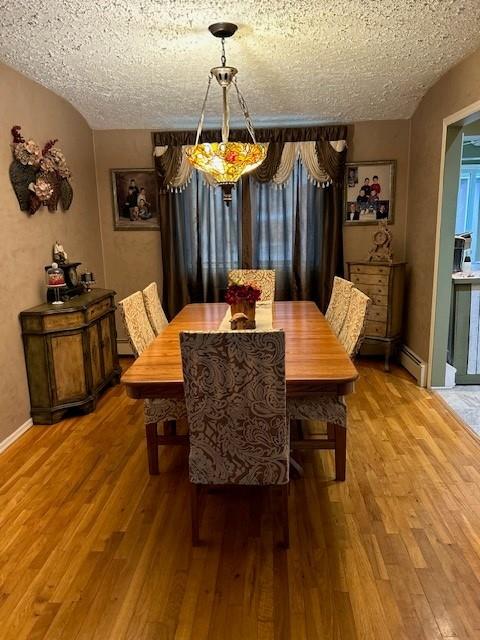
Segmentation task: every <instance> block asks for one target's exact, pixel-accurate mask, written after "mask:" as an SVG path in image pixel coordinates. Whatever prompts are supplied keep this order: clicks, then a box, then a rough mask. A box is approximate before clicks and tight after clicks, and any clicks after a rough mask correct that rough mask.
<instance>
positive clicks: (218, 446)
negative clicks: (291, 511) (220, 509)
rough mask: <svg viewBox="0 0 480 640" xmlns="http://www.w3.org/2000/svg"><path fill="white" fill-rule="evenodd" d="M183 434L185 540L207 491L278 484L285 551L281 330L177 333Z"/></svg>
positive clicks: (285, 445) (195, 537)
mask: <svg viewBox="0 0 480 640" xmlns="http://www.w3.org/2000/svg"><path fill="white" fill-rule="evenodd" d="M180 347H181V351H182V364H183V378H184V389H185V402H186V405H187V416H188V427H189V434H190V456H189V470H190V482H191V483H192V541H193V544H194V545H197V544H198V542H199V529H200V515H199V495H200V492H201V490H202V488H205V487H206V486H208V485H262V486H270V487H273V486H277V487H278V486H279V487H280V489H281V495H282V533H283V542H284V544H285V546H288V482H289V424H288V421H287V417H286V406H285V402H286V395H285V393H286V392H285V336H284V333H283V331H229V332H221V331H209V332H205V333H204V332H194V331H186V332H182V333H181V334H180Z"/></svg>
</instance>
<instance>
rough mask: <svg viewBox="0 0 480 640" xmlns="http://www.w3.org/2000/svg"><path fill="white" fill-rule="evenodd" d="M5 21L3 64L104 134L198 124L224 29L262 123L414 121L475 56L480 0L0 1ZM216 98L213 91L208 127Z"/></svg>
mask: <svg viewBox="0 0 480 640" xmlns="http://www.w3.org/2000/svg"><path fill="white" fill-rule="evenodd" d="M0 10H1V13H0V15H1V20H0V34H1V38H0V59H2V60H3V61H4V62H6V63H7V64H9V65H10V66H12V67H14V68H16V69H18V70H20V71H22V72H23V73H25V74H26V75H28V76H30V77H32V78H34V79H35V80H37V81H38V82H40V83H41V84H43V85H45V86H46V87H48V88H50V89H52V90H53V91H55V92H56V93H58V94H59V95H61V96H64V97H65V98H66V99H67V100H69V101H70V102H71V103H72V104H73V105H74V106H75V107H76V108H77V109H79V111H80V112H81V113H82V114H83V115H84V116H85V117H86V118H87V120H88V122H89V123H90V125H91V126H92V127H94V128H102V129H103V128H158V129H170V128H187V127H191V126H194V125H196V123H197V119H198V116H199V112H200V109H201V104H202V100H203V95H204V91H205V87H206V81H207V76H208V71H209V69H210V67H211V66H214V65H217V64H219V58H220V50H219V49H220V47H219V44H220V43H219V41H218V40H216V39H215V38H213V37H212V36H211V35H210V34H209V33H208V30H207V27H208V25H209V24H210V23H212V22H217V21H219V20H228V21H231V22H236V23H237V24H238V25H239V27H240V28H239V31H238V32H237V34H236V35H235V36H234V38H232V39H231V40H230V41H228V42H227V61H228V63H229V64H232V65H234V66H236V67H238V69H239V75H238V82H239V86H240V88H241V89H242V91H243V93H244V95H245V97H246V99H247V103H248V105H249V108H250V111H251V113H252V117H253V120H254V124H275V123H283V124H285V123H292V124H293V123H321V122H349V121H355V120H370V119H386V118H406V117H409V116H410V115H411V114H412V112H413V110H414V109H415V106H416V105H417V103H418V101H419V99H420V98H421V97H422V95H423V94H424V93H425V91H426V90H427V88H428V87H429V86H430V85H431V84H432V83H433V82H434V81H435V80H436V79H437V78H438V77H439V76H440V75H441V74H442V73H444V72H445V71H446V70H447V69H448V68H449V67H451V66H452V65H453V64H454V63H455V62H457V61H458V60H460V59H461V58H463V57H464V56H465V55H467V54H468V53H470V52H471V51H473V50H474V49H476V48H477V47H478V46H479V45H480V29H479V26H480V2H479V0H382V1H379V0H309V1H305V0H303V1H302V0H298V1H297V2H292V1H290V0H264V1H263V2H261V1H260V0H243V1H239V0H230V1H229V2H224V1H223V0H196V1H195V2H194V1H193V0H157V1H155V0H96V1H94V0H35V1H32V0H15V1H14V2H12V1H11V0H0ZM233 97H234V96H233V95H232V98H233ZM219 99H220V93H219V88H218V86H217V85H216V83H215V85H212V92H211V98H210V101H209V110H208V112H207V114H210V116H209V117H208V119H207V124H209V125H213V126H217V125H218V123H219V121H218V113H219V105H220V100H219ZM232 106H233V100H232ZM236 114H237V115H238V110H237V111H235V109H233V120H234V122H235V121H238V117H236Z"/></svg>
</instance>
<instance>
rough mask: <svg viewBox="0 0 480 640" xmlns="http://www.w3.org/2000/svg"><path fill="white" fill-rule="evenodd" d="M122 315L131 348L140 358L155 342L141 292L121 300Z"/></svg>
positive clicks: (119, 304)
mask: <svg viewBox="0 0 480 640" xmlns="http://www.w3.org/2000/svg"><path fill="white" fill-rule="evenodd" d="M118 306H119V307H120V313H121V314H122V320H123V326H124V327H125V331H126V333H127V336H128V340H129V342H130V346H131V347H132V351H133V353H134V354H135V357H136V358H138V356H139V355H141V354H142V353H143V351H144V350H145V349H146V348H147V347H148V345H149V344H150V343H151V342H152V341H153V340H155V334H154V333H153V329H152V327H151V326H150V321H149V319H148V316H147V312H146V310H145V305H144V303H143V295H142V292H141V291H136V292H135V293H132V295H131V296H128V297H126V298H124V299H123V300H120V302H119V303H118Z"/></svg>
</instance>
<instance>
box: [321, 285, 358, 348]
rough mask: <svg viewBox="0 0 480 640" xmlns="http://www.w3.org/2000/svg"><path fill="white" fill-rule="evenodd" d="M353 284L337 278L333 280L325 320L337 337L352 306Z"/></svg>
mask: <svg viewBox="0 0 480 640" xmlns="http://www.w3.org/2000/svg"><path fill="white" fill-rule="evenodd" d="M352 288H353V282H350V281H349V280H344V279H343V278H339V277H338V276H335V278H334V279H333V289H332V295H331V296H330V302H329V304H328V309H327V311H326V313H325V318H326V319H327V320H328V322H329V323H330V326H331V327H332V329H333V331H334V332H335V335H336V336H337V337H338V336H339V335H340V331H341V330H342V327H343V323H344V322H345V318H346V316H347V311H348V306H349V304H350V295H351V293H352Z"/></svg>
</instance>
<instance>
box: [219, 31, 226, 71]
mask: <svg viewBox="0 0 480 640" xmlns="http://www.w3.org/2000/svg"><path fill="white" fill-rule="evenodd" d="M220 60H221V61H222V67H225V66H226V65H227V57H226V55H225V38H222V57H221V58H220Z"/></svg>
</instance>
